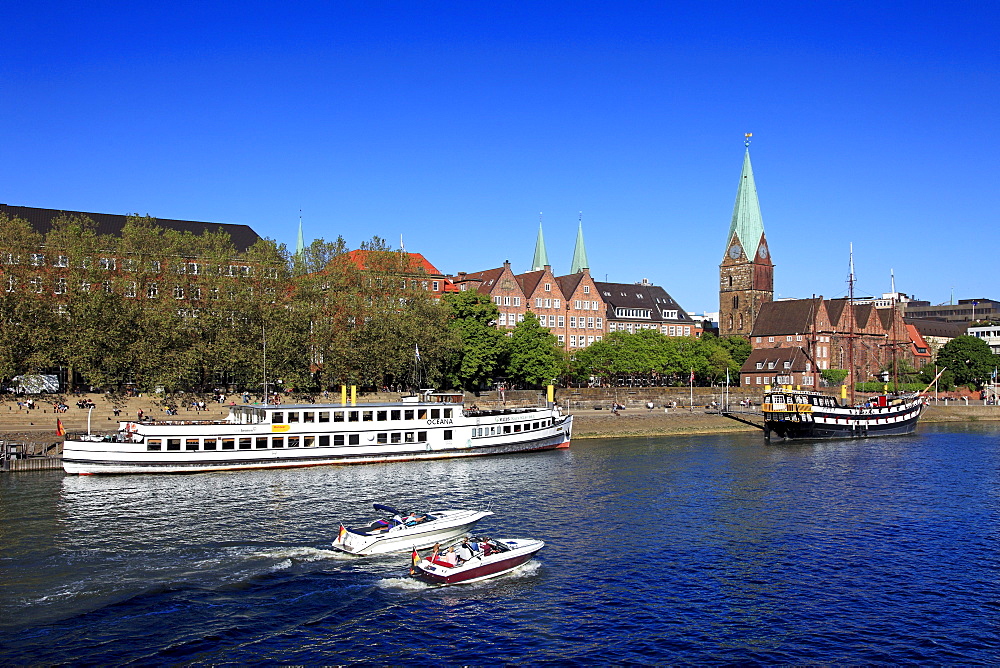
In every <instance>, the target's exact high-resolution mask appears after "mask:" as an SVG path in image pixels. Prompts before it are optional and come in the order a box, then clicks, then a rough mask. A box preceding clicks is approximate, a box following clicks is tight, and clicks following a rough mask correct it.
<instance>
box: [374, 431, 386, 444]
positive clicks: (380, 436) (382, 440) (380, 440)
mask: <svg viewBox="0 0 1000 668" xmlns="http://www.w3.org/2000/svg"><path fill="white" fill-rule="evenodd" d="M375 442H376V443H388V442H389V434H387V433H381V434H376V435H375Z"/></svg>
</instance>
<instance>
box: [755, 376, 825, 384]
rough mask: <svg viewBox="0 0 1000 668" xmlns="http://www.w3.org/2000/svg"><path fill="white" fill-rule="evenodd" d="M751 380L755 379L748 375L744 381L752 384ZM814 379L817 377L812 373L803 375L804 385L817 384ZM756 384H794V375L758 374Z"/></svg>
mask: <svg viewBox="0 0 1000 668" xmlns="http://www.w3.org/2000/svg"><path fill="white" fill-rule="evenodd" d="M751 380H753V379H752V378H751V377H750V376H746V377H745V381H746V382H745V383H744V385H750V384H751V382H750V381H751ZM814 380H815V379H814V377H813V376H812V375H811V374H809V375H803V376H802V384H803V385H814V384H815V383H814ZM754 384H755V385H791V384H792V377H791V376H763V377H762V376H757V377H756V383H754Z"/></svg>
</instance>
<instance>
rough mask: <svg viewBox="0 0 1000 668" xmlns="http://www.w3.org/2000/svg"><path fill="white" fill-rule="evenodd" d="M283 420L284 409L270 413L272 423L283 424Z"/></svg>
mask: <svg viewBox="0 0 1000 668" xmlns="http://www.w3.org/2000/svg"><path fill="white" fill-rule="evenodd" d="M284 422H285V413H284V411H274V412H273V413H271V423H272V424H283V423H284Z"/></svg>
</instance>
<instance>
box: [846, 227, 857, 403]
mask: <svg viewBox="0 0 1000 668" xmlns="http://www.w3.org/2000/svg"><path fill="white" fill-rule="evenodd" d="M847 310H848V311H849V312H850V319H849V320H848V334H847V371H848V378H850V379H851V380H850V383H851V405H852V406H853V405H854V386H855V385H857V379H856V377H855V373H856V371H857V370H856V369H855V368H854V243H853V242H852V243H851V273H850V274H848V276H847Z"/></svg>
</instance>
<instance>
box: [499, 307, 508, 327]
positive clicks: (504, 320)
mask: <svg viewBox="0 0 1000 668" xmlns="http://www.w3.org/2000/svg"><path fill="white" fill-rule="evenodd" d="M499 324H500V325H501V326H504V327H505V326H506V325H507V314H506V313H504V312H503V311H501V312H500V322H499Z"/></svg>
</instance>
